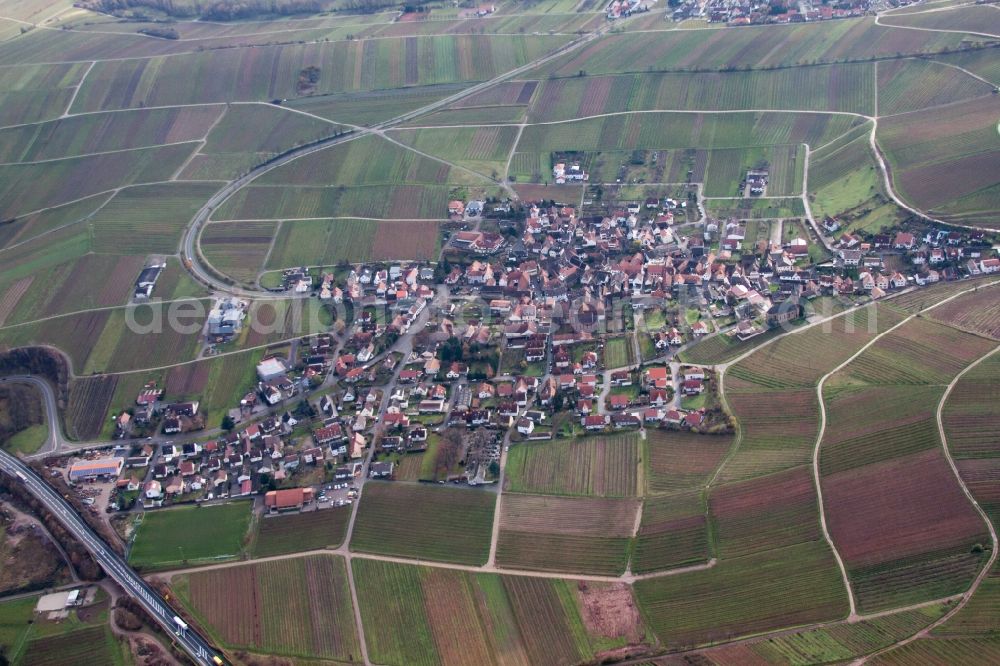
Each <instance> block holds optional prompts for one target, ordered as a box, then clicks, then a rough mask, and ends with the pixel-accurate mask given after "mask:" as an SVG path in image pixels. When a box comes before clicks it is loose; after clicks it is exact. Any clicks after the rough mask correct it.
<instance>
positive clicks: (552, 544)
mask: <svg viewBox="0 0 1000 666" xmlns="http://www.w3.org/2000/svg"><path fill="white" fill-rule="evenodd" d="M638 508H639V504H638V502H637V501H635V500H623V499H592V498H583V497H553V496H544V495H517V494H512V493H510V494H506V493H505V494H504V496H503V498H502V500H501V504H500V535H499V540H498V542H497V552H496V561H497V566H499V567H501V568H508V569H535V570H539V571H561V572H575V573H590V574H607V575H615V574H621V573H623V572H624V571H625V566H626V562H627V559H628V548H629V542H630V537H631V536H632V529H633V525H634V524H635V516H636V512H637V511H638Z"/></svg>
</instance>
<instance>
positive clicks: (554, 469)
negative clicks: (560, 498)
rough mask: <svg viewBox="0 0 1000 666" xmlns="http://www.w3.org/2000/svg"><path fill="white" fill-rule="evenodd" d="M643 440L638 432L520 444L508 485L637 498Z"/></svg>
mask: <svg viewBox="0 0 1000 666" xmlns="http://www.w3.org/2000/svg"><path fill="white" fill-rule="evenodd" d="M639 457H640V441H639V437H638V436H637V435H634V434H628V435H615V436H612V437H597V438H587V439H584V440H582V441H578V440H573V441H554V442H546V443H543V444H528V443H526V444H519V445H517V446H515V447H513V448H512V449H511V450H510V454H509V456H508V459H507V468H506V488H505V489H506V490H510V491H512V492H518V493H541V494H554V495H592V496H596V497H634V496H635V495H636V494H637V493H638V492H639V490H640V485H641V483H640V476H639Z"/></svg>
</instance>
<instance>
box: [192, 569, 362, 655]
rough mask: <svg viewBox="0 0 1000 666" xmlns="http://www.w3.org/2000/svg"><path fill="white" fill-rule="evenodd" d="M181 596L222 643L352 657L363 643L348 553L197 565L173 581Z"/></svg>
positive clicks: (270, 650) (267, 650)
mask: <svg viewBox="0 0 1000 666" xmlns="http://www.w3.org/2000/svg"><path fill="white" fill-rule="evenodd" d="M174 587H175V589H176V590H177V594H178V596H179V597H180V598H181V599H182V600H183V602H184V604H185V606H187V608H188V609H189V610H190V611H191V612H192V613H193V614H194V615H195V617H196V618H197V619H198V620H199V622H200V623H201V624H202V626H204V627H205V628H206V629H208V631H209V632H210V633H211V634H212V635H213V636H214V637H215V638H217V639H218V640H219V641H220V642H221V643H222V644H223V645H226V646H229V647H231V648H237V649H241V648H242V649H253V650H254V651H257V652H264V653H267V654H273V655H281V656H287V657H301V656H303V655H313V656H314V657H320V658H325V659H330V660H337V661H354V660H355V659H356V658H357V656H358V655H359V654H360V646H359V643H358V638H357V635H356V633H355V629H354V616H353V612H352V603H351V595H350V591H349V589H348V585H347V570H346V565H345V562H344V560H343V558H340V557H336V556H333V555H316V556H311V557H307V558H298V559H288V560H276V561H271V562H263V563H257V564H243V565H239V566H234V567H229V568H225V569H215V570H210V571H200V572H196V573H191V574H187V575H185V576H183V577H181V578H180V579H179V580H178V581H176V582H175V584H174Z"/></svg>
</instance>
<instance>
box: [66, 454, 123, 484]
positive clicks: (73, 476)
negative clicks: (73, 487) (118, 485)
mask: <svg viewBox="0 0 1000 666" xmlns="http://www.w3.org/2000/svg"><path fill="white" fill-rule="evenodd" d="M124 465H125V459H124V458H99V459H98V460H82V461H80V462H78V463H73V466H72V467H70V468H69V480H70V481H87V480H89V479H100V478H105V479H111V478H114V477H116V476H118V475H119V474H121V472H122V467H123V466H124Z"/></svg>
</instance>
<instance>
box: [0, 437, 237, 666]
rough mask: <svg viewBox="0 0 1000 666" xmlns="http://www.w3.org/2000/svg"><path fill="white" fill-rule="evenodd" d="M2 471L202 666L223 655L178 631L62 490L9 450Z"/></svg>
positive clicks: (166, 609) (169, 613) (0, 460)
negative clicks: (56, 520)
mask: <svg viewBox="0 0 1000 666" xmlns="http://www.w3.org/2000/svg"><path fill="white" fill-rule="evenodd" d="M0 470H2V471H3V472H4V473H6V474H9V475H10V476H12V477H15V478H17V479H20V482H21V483H24V484H25V486H26V487H27V489H28V491H29V492H30V493H31V494H32V495H33V496H34V497H35V498H36V499H37V500H38V501H40V502H41V503H42V504H44V505H45V508H46V509H48V510H49V511H51V512H52V514H53V515H54V516H55V517H56V518H57V519H58V520H59V522H61V523H62V524H63V526H64V527H65V528H66V529H67V530H69V532H70V533H71V534H73V536H74V537H76V538H77V539H78V540H79V541H80V543H82V544H83V545H84V547H86V549H87V550H88V551H90V554H91V555H93V557H94V559H95V560H97V562H98V564H100V565H101V568H102V569H104V571H105V572H106V573H107V574H108V576H110V577H111V578H112V579H113V580H114V581H115V582H116V583H118V584H119V585H120V586H121V588H122V589H123V590H125V592H126V593H127V594H129V595H130V596H132V597H133V598H134V599H135V600H136V601H138V602H139V603H140V604H142V606H143V608H145V609H146V611H147V612H149V614H150V615H151V616H152V617H153V618H154V619H155V620H156V621H157V622H158V623H159V624H160V626H162V627H163V629H164V630H165V631H166V632H168V634H174V640H175V641H176V642H177V644H178V645H180V646H181V647H182V648H183V649H184V651H185V652H187V653H188V655H189V656H190V657H191V659H192V660H194V662H195V663H196V664H199V666H213V665H214V661H213V659H214V658H215V657H218V658H220V659H221V658H222V654H221V653H219V652H217V651H216V650H215V649H214V648H213V647H212V646H211V645H210V644H209V643H208V641H206V640H205V639H204V638H203V637H202V636H201V635H200V634H198V633H197V632H196V631H194V630H193V629H187V630H178V627H177V626H176V625H175V623H174V617H175V613H174V611H173V609H172V608H170V606H169V605H168V604H167V602H166V601H164V600H163V598H162V597H161V596H160V595H159V594H157V592H156V591H155V590H153V588H151V587H150V586H149V585H147V584H146V581H144V580H143V579H142V578H141V577H140V576H139V574H137V573H136V572H135V571H133V570H132V568H131V567H129V566H128V564H126V563H125V560H123V559H122V558H121V557H120V556H119V555H118V553H116V552H115V551H114V550H112V549H111V547H109V546H108V545H107V544H106V543H105V542H104V540H102V539H101V538H100V537H99V536H97V534H96V533H95V532H94V531H93V530H92V529H90V527H89V526H88V525H87V524H86V523H85V522H84V521H83V519H82V518H80V516H79V515H78V514H77V513H76V511H75V510H74V509H73V507H72V506H70V505H69V503H68V502H66V500H65V499H63V497H62V496H61V495H59V493H57V492H56V491H55V490H54V489H53V488H52V487H51V486H49V485H48V484H47V483H45V481H43V480H42V479H41V477H39V476H38V475H37V474H35V472H34V470H32V469H31V468H30V467H28V466H27V465H25V464H24V463H23V462H21V461H20V460H18V459H17V458H15V457H14V456H12V455H10V454H9V453H7V452H5V451H0Z"/></svg>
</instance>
